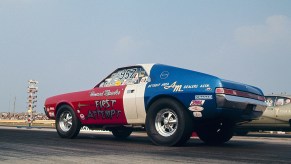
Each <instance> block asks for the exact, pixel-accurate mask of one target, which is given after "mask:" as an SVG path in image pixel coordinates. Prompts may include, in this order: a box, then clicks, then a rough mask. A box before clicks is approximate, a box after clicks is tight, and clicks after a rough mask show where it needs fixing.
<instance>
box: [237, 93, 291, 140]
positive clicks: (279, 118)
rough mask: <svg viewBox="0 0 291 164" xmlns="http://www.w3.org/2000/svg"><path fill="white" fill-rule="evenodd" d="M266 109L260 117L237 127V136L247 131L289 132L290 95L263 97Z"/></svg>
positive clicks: (290, 123) (290, 128)
mask: <svg viewBox="0 0 291 164" xmlns="http://www.w3.org/2000/svg"><path fill="white" fill-rule="evenodd" d="M265 98H266V103H267V109H266V110H265V112H264V113H263V115H262V117H260V118H259V119H258V120H253V121H251V122H248V123H246V124H242V125H241V126H237V128H236V130H235V133H236V134H237V135H247V134H248V132H249V131H286V132H290V131H291V95H283V94H272V95H267V96H265Z"/></svg>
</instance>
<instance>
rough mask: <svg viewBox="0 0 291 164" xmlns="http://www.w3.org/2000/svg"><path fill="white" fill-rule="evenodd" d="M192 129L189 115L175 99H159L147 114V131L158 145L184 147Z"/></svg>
mask: <svg viewBox="0 0 291 164" xmlns="http://www.w3.org/2000/svg"><path fill="white" fill-rule="evenodd" d="M192 127H193V125H192V119H191V117H190V115H189V113H188V112H187V111H186V110H185V109H184V107H183V106H182V105H181V104H180V103H178V102H177V101H175V100H173V99H170V98H162V99H159V100H157V101H156V102H154V103H153V104H152V105H151V106H150V108H149V110H148V112H147V116H146V131H147V134H148V136H149V138H150V140H151V141H152V142H153V143H154V144H156V145H164V146H179V145H182V144H184V143H185V142H187V141H188V140H189V139H190V137H191V134H192V130H193V128H192Z"/></svg>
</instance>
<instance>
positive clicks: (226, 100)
mask: <svg viewBox="0 0 291 164" xmlns="http://www.w3.org/2000/svg"><path fill="white" fill-rule="evenodd" d="M215 94H216V102H217V109H218V110H219V111H220V112H219V113H220V114H221V115H222V117H225V118H228V119H232V120H235V122H247V121H251V120H254V119H258V118H259V117H260V116H261V115H262V114H263V112H264V111H265V109H266V107H267V105H266V103H265V97H264V95H263V92H262V91H261V90H260V89H259V88H257V87H253V86H250V85H246V84H241V83H236V82H232V81H227V80H221V87H219V88H216V89H215Z"/></svg>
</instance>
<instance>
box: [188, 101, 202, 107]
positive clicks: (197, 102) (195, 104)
mask: <svg viewBox="0 0 291 164" xmlns="http://www.w3.org/2000/svg"><path fill="white" fill-rule="evenodd" d="M204 102H205V100H192V101H191V103H190V106H202V105H203V104H204Z"/></svg>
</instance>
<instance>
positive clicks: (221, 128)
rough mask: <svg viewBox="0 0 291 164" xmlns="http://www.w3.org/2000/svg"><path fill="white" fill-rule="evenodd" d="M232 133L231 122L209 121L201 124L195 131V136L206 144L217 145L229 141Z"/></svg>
mask: <svg viewBox="0 0 291 164" xmlns="http://www.w3.org/2000/svg"><path fill="white" fill-rule="evenodd" d="M233 131H234V123H233V122H232V121H226V120H223V121H211V122H204V123H202V124H201V125H200V126H199V128H198V130H197V135H198V137H199V138H200V139H201V140H202V141H203V142H205V143H206V144H211V145H217V144H223V143H225V142H227V141H229V140H230V139H231V138H232V136H233Z"/></svg>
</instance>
